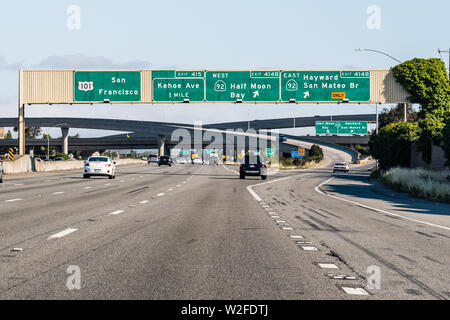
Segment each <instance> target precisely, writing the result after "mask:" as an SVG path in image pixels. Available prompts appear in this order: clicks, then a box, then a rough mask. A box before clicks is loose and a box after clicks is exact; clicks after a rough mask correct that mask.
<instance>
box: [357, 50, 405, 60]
mask: <svg viewBox="0 0 450 320" xmlns="http://www.w3.org/2000/svg"><path fill="white" fill-rule="evenodd" d="M355 50H356V51H359V52H362V51H371V52H376V53H380V54H382V55H385V56H387V57H389V58H391V59H393V60H395V61H397V62H398V63H403V61H400V60H398V59H396V58H394V57H393V56H391V55H389V54H387V53H386V52H383V51H379V50H374V49H365V48H358V49H355Z"/></svg>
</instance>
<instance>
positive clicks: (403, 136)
mask: <svg viewBox="0 0 450 320" xmlns="http://www.w3.org/2000/svg"><path fill="white" fill-rule="evenodd" d="M418 136H419V127H418V125H417V123H409V122H396V123H391V124H390V125H387V126H386V127H384V128H382V129H381V130H380V131H379V132H378V134H375V135H372V136H371V137H370V141H369V150H370V153H371V154H372V156H373V157H374V158H376V159H378V160H379V167H380V168H381V169H384V170H387V169H389V168H392V167H396V166H402V167H409V164H410V153H411V151H410V150H411V142H413V141H416V140H417V138H418Z"/></svg>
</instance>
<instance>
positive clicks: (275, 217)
mask: <svg viewBox="0 0 450 320" xmlns="http://www.w3.org/2000/svg"><path fill="white" fill-rule="evenodd" d="M271 218H272V219H279V218H281V217H280V216H271Z"/></svg>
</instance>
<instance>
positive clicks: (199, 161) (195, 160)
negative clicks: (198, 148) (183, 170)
mask: <svg viewBox="0 0 450 320" xmlns="http://www.w3.org/2000/svg"><path fill="white" fill-rule="evenodd" d="M192 163H193V164H203V160H202V159H200V158H195V159H194V160H192Z"/></svg>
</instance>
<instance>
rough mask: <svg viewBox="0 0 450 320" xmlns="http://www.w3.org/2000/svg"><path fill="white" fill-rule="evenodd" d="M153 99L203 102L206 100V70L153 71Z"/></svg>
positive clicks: (159, 100)
mask: <svg viewBox="0 0 450 320" xmlns="http://www.w3.org/2000/svg"><path fill="white" fill-rule="evenodd" d="M152 79H153V81H152V83H153V101H158V102H161V101H163V102H181V101H185V100H189V102H202V101H204V100H205V71H198V70H192V71H189V70H183V71H181V70H180V71H178V70H156V71H152Z"/></svg>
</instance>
